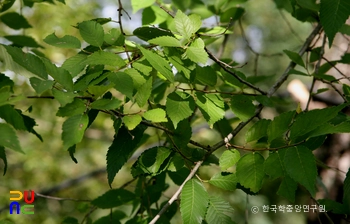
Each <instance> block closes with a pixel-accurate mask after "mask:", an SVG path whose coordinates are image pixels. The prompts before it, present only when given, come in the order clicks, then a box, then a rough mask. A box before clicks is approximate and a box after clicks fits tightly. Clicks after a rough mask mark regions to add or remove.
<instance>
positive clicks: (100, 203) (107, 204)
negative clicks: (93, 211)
mask: <svg viewBox="0 0 350 224" xmlns="http://www.w3.org/2000/svg"><path fill="white" fill-rule="evenodd" d="M134 199H136V197H135V194H133V193H131V192H130V191H127V190H125V189H112V190H109V191H107V192H106V193H104V194H103V195H101V196H99V197H97V198H95V199H94V200H92V201H91V204H93V205H95V206H97V207H99V208H114V207H117V206H120V205H123V204H126V203H128V202H129V201H132V200H134Z"/></svg>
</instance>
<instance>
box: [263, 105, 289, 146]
mask: <svg viewBox="0 0 350 224" xmlns="http://www.w3.org/2000/svg"><path fill="white" fill-rule="evenodd" d="M294 116H295V111H288V112H285V113H282V114H280V115H279V116H277V117H275V118H274V119H273V121H272V122H271V123H270V125H269V127H268V129H267V136H268V142H270V143H271V142H272V141H273V140H274V139H276V138H279V137H283V136H284V134H285V133H286V132H287V130H288V129H289V126H290V124H291V122H292V119H293V118H294Z"/></svg>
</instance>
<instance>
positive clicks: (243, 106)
mask: <svg viewBox="0 0 350 224" xmlns="http://www.w3.org/2000/svg"><path fill="white" fill-rule="evenodd" d="M230 107H231V110H232V111H233V113H234V114H235V115H236V116H237V117H238V118H239V119H240V120H241V121H247V120H249V119H250V118H251V117H252V116H254V114H255V106H254V104H253V103H252V100H251V98H249V97H247V96H245V95H234V96H232V98H231V105H230Z"/></svg>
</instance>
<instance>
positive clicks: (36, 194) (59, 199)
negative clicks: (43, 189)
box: [35, 193, 91, 202]
mask: <svg viewBox="0 0 350 224" xmlns="http://www.w3.org/2000/svg"><path fill="white" fill-rule="evenodd" d="M35 196H38V197H41V198H47V199H52V200H56V201H85V202H91V200H84V199H76V198H60V197H53V196H50V195H43V194H40V193H35Z"/></svg>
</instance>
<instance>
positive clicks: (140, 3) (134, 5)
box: [131, 0, 156, 13]
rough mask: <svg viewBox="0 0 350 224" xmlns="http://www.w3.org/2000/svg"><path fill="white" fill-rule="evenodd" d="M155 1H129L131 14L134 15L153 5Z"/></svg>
mask: <svg viewBox="0 0 350 224" xmlns="http://www.w3.org/2000/svg"><path fill="white" fill-rule="evenodd" d="M155 1H156V0H142V1H140V0H131V6H132V9H133V10H132V12H133V13H135V12H137V11H139V10H140V9H143V8H147V7H148V6H151V5H153V3H155Z"/></svg>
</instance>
